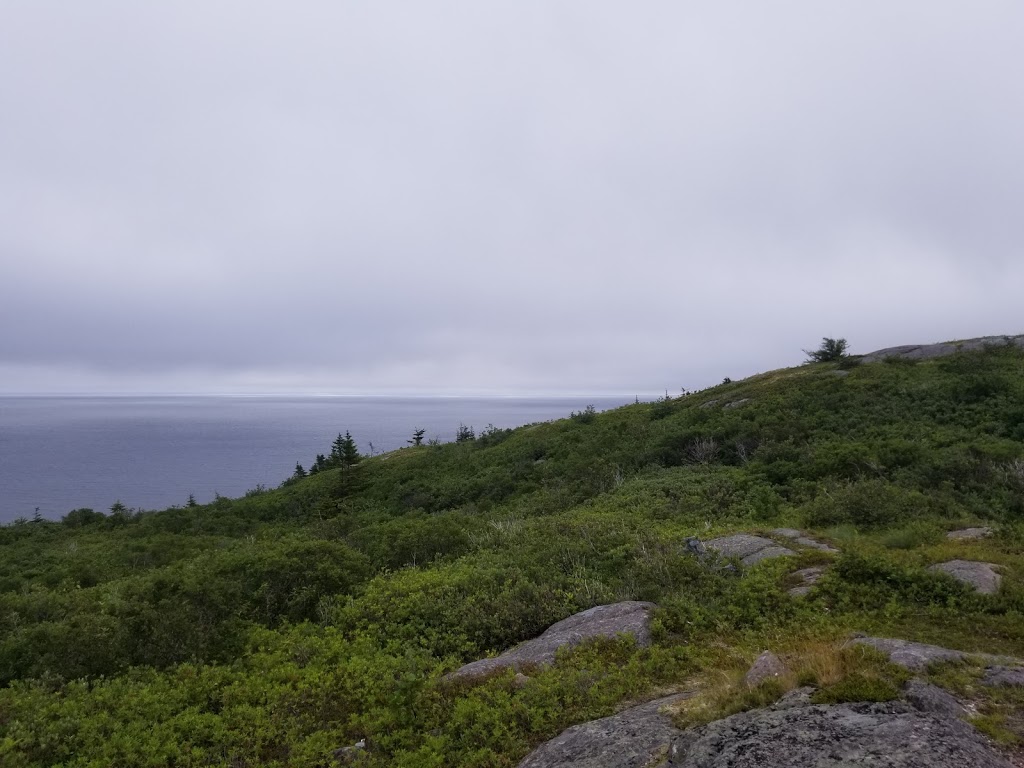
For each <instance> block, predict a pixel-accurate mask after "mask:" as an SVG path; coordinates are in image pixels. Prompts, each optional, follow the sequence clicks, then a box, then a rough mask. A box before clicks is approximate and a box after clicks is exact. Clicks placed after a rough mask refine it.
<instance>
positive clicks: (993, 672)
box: [981, 665, 1024, 687]
mask: <svg viewBox="0 0 1024 768" xmlns="http://www.w3.org/2000/svg"><path fill="white" fill-rule="evenodd" d="M981 683H982V685H991V686H1002V685H1008V686H1014V687H1022V686H1024V667H1004V666H1001V665H996V666H992V667H989V668H988V669H986V670H985V676H984V677H983V678H981Z"/></svg>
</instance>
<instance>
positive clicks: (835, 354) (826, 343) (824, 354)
mask: <svg viewBox="0 0 1024 768" xmlns="http://www.w3.org/2000/svg"><path fill="white" fill-rule="evenodd" d="M848 346H849V345H848V344H847V343H846V339H830V338H828V337H827V336H826V337H823V338H822V340H821V345H820V346H819V347H818V348H817V349H815V350H813V351H812V350H810V349H805V350H804V354H805V355H807V360H806V361H805V362H808V363H832V362H835V361H837V360H842V359H843V358H844V357H846V349H847V347H848Z"/></svg>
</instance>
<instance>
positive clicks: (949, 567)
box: [928, 560, 1003, 595]
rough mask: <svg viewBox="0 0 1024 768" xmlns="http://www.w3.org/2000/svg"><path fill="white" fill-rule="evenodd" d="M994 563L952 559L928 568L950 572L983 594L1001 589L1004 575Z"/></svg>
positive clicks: (993, 592)
mask: <svg viewBox="0 0 1024 768" xmlns="http://www.w3.org/2000/svg"><path fill="white" fill-rule="evenodd" d="M996 567H997V566H996V565H995V564H994V563H979V562H975V561H974V560H950V561H948V562H945V563H938V564H936V565H933V566H931V567H929V568H928V570H929V571H942V572H943V573H948V574H949V575H950V576H952V577H953V578H954V579H956V580H957V581H960V582H963V583H964V584H967V585H968V586H969V587H972V588H973V589H974V590H975V591H976V592H978V593H980V594H982V595H994V594H995V593H996V592H998V591H999V584H1000V582H1002V580H1003V579H1002V577H1001V576H1000V575H999V573H998V572H997V571H996Z"/></svg>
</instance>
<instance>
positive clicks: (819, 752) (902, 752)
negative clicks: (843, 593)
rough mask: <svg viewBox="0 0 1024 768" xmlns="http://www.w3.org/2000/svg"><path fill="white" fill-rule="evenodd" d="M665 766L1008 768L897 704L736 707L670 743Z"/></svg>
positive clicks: (956, 732) (961, 731)
mask: <svg viewBox="0 0 1024 768" xmlns="http://www.w3.org/2000/svg"><path fill="white" fill-rule="evenodd" d="M669 765H670V766H672V768H791V767H795V766H801V767H802V766H808V767H811V766H813V768H852V766H872V768H926V767H927V768H965V767H966V766H971V767H972V768H1011V764H1010V763H1009V762H1007V761H1006V760H1005V759H1004V758H1003V757H1002V755H1000V754H999V753H998V752H996V751H995V750H994V749H992V747H990V746H989V744H988V742H987V741H986V740H985V738H984V737H983V736H982V735H981V734H980V733H978V731H976V730H975V729H974V728H972V727H971V726H970V725H968V724H967V723H964V722H962V721H960V720H957V719H954V718H950V717H946V716H943V715H936V714H933V713H929V712H920V711H918V710H915V709H914V708H913V707H911V706H910V705H909V704H906V703H903V702H890V703H884V704H871V703H859V704H837V705H834V706H824V705H813V704H812V705H807V706H790V707H785V708H781V709H780V708H774V707H773V708H770V709H761V710H755V711H752V712H743V713H741V714H738V715H733V716H732V717H727V718H725V719H724V720H719V721H717V722H715V723H711V724H710V725H707V726H704V727H703V728H696V729H694V730H692V731H687V732H686V733H684V734H683V735H682V736H679V737H678V738H676V739H675V740H674V741H673V742H672V746H671V748H670V751H669Z"/></svg>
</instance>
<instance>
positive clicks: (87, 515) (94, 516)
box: [60, 507, 107, 528]
mask: <svg viewBox="0 0 1024 768" xmlns="http://www.w3.org/2000/svg"><path fill="white" fill-rule="evenodd" d="M106 519H107V516H106V515H104V514H103V513H102V512H94V511H93V510H91V509H87V508H84V507H83V508H82V509H73V510H71V511H70V512H68V513H67V514H66V515H64V517H62V518H61V520H60V521H61V523H63V524H64V525H66V526H67V527H68V528H81V527H83V526H86V525H96V524H97V523H102V522H103V521H104V520H106Z"/></svg>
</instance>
